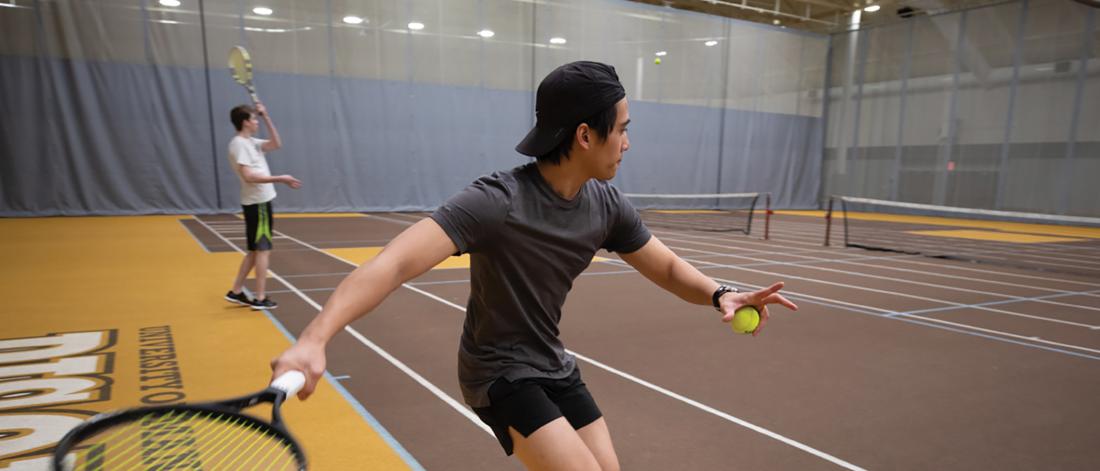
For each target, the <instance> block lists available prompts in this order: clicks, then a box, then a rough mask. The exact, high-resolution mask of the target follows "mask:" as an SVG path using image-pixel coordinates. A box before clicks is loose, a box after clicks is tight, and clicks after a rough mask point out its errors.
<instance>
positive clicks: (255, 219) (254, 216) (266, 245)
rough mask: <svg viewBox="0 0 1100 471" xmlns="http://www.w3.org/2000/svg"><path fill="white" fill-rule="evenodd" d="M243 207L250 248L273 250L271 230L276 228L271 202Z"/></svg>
mask: <svg viewBox="0 0 1100 471" xmlns="http://www.w3.org/2000/svg"><path fill="white" fill-rule="evenodd" d="M241 207H242V208H244V236H245V239H246V240H247V241H248V250H249V251H250V252H251V251H254V250H271V247H272V243H271V231H272V230H274V228H275V218H274V217H272V214H271V202H270V201H268V202H266V203H259V204H250V205H246V206H241Z"/></svg>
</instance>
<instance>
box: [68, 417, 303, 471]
mask: <svg viewBox="0 0 1100 471" xmlns="http://www.w3.org/2000/svg"><path fill="white" fill-rule="evenodd" d="M74 449H75V450H76V451H75V452H74V453H75V458H76V459H75V461H74V463H73V464H74V466H73V467H72V468H69V469H74V470H93V469H95V470H104V469H107V470H110V469H143V470H161V469H204V470H243V469H253V470H282V469H291V470H293V469H299V467H300V465H299V462H298V459H297V457H296V456H295V454H294V451H293V449H292V447H291V446H290V445H288V444H287V443H286V442H285V441H284V439H283V438H282V437H280V436H278V435H275V434H274V433H272V432H270V431H269V430H268V429H266V428H265V427H263V426H261V425H258V424H257V423H255V422H252V421H250V420H246V419H244V418H242V417H239V416H234V415H223V414H219V413H216V412H206V411H170V412H168V413H161V414H157V415H148V416H143V417H140V418H138V419H137V420H132V421H128V422H124V423H121V424H117V425H115V426H112V427H110V428H108V429H106V430H104V431H101V432H100V433H98V434H95V435H92V436H90V437H88V438H86V439H84V440H82V441H81V442H80V443H79V444H78V445H77V447H76V448H74Z"/></svg>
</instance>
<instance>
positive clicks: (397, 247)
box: [271, 218, 457, 399]
mask: <svg viewBox="0 0 1100 471" xmlns="http://www.w3.org/2000/svg"><path fill="white" fill-rule="evenodd" d="M456 251H457V248H456V247H455V244H454V242H451V239H450V238H449V237H448V236H447V234H446V233H445V232H443V228H441V227H439V224H438V223H436V222H435V221H433V220H432V219H430V218H425V219H423V220H421V221H420V222H418V223H416V224H414V225H413V226H412V227H410V228H408V229H406V230H405V231H404V232H402V233H401V234H399V235H398V236H397V237H396V238H394V239H393V240H392V241H390V243H389V244H388V245H386V247H385V248H384V249H382V252H381V253H379V254H378V255H377V256H376V257H374V258H373V259H371V260H370V261H368V262H366V263H364V264H363V265H361V266H359V268H356V269H355V271H353V272H351V274H349V275H348V276H347V277H346V278H344V280H343V281H341V282H340V285H339V286H338V287H337V288H336V291H335V292H334V293H332V296H331V297H329V299H328V302H326V303H325V307H324V308H323V309H322V310H321V313H320V314H318V315H317V317H315V318H314V319H313V321H312V322H310V323H309V325H308V326H306V329H305V330H304V331H302V335H301V336H299V337H298V342H297V343H295V344H294V345H293V346H292V347H290V348H289V349H287V350H286V351H285V352H283V353H282V354H281V355H279V356H278V357H277V358H275V359H274V360H272V362H271V369H272V378H275V377H278V376H279V375H281V374H283V373H284V372H286V371H290V370H298V371H301V372H303V373H305V375H306V385H305V387H303V388H302V390H301V392H299V393H298V396H299V397H300V398H302V399H305V398H306V397H308V396H309V395H310V394H312V393H313V389H314V388H315V387H316V386H317V380H318V379H320V377H321V375H323V374H324V372H325V346H326V345H327V344H328V342H329V340H331V339H332V337H333V336H334V335H336V333H337V332H339V331H341V330H343V328H344V327H345V326H346V325H348V324H349V323H351V322H352V321H354V320H356V319H358V318H360V317H362V316H364V315H366V314H367V313H368V312H370V311H371V310H373V309H374V308H375V307H377V306H378V305H379V304H381V303H382V300H384V299H386V296H388V295H389V294H390V293H391V292H393V290H395V289H397V287H399V286H401V284H402V283H404V282H406V281H408V280H410V279H412V278H415V277H417V276H419V275H420V274H422V273H424V272H426V271H428V270H429V269H431V268H432V267H434V266H436V265H437V264H439V262H442V261H443V260H445V259H446V258H447V257H448V256H450V255H451V254H453V253H455V252H456Z"/></svg>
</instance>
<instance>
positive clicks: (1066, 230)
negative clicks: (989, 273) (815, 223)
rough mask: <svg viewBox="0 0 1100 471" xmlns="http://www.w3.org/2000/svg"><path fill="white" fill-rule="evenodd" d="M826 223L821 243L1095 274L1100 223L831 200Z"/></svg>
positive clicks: (1099, 269)
mask: <svg viewBox="0 0 1100 471" xmlns="http://www.w3.org/2000/svg"><path fill="white" fill-rule="evenodd" d="M825 219H826V228H825V245H830V237H831V236H832V235H833V234H836V236H841V235H842V236H843V241H844V246H845V247H857V248H862V249H867V250H880V251H888V252H898V253H904V254H910V255H922V256H927V257H936V258H945V259H955V260H964V261H969V262H977V263H989V264H996V265H1002V266H1010V267H1015V268H1024V269H1032V270H1041V271H1049V272H1059V273H1069V274H1074V275H1084V276H1089V277H1100V218H1089V217H1077V216H1059V215H1051V214H1036V213H1022V212H1012V211H994V210H982V209H972V208H957V207H951V206H934V205H928V204H917V203H903V202H897V201H887V200H876V199H870V198H853V197H847V196H833V197H831V198H830V199H829V202H828V208H827V211H826V216H825ZM841 232H842V234H841Z"/></svg>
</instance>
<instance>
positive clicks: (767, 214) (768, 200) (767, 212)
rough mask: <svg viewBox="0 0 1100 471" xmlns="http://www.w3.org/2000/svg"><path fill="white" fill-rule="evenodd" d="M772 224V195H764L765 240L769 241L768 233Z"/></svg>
mask: <svg viewBox="0 0 1100 471" xmlns="http://www.w3.org/2000/svg"><path fill="white" fill-rule="evenodd" d="M771 222H772V194H771V193H764V240H768V233H769V230H770V229H771Z"/></svg>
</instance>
